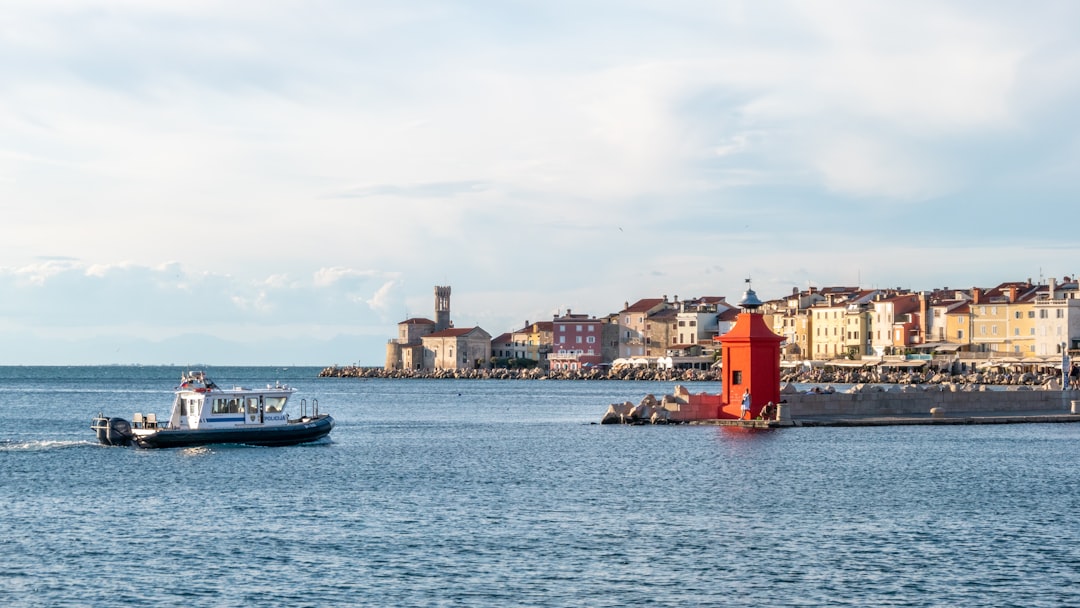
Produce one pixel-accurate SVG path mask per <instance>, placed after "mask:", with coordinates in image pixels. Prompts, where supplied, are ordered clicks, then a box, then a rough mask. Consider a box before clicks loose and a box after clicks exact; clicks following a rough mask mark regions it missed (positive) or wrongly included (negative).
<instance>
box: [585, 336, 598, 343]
mask: <svg viewBox="0 0 1080 608" xmlns="http://www.w3.org/2000/svg"><path fill="white" fill-rule="evenodd" d="M585 342H587V343H589V344H593V343H595V342H596V336H588V337H586V338H585Z"/></svg>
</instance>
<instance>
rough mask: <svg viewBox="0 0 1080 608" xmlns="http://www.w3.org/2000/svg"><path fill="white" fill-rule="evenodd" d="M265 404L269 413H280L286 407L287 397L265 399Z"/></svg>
mask: <svg viewBox="0 0 1080 608" xmlns="http://www.w3.org/2000/svg"><path fill="white" fill-rule="evenodd" d="M263 403H264V404H265V405H266V411H267V412H280V411H281V409H282V408H283V407H285V397H265V398H264V399H263Z"/></svg>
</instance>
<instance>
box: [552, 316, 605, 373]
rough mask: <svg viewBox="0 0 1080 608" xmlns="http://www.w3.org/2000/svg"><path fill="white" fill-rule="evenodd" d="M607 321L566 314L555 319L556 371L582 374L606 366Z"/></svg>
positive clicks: (554, 353) (553, 356)
mask: <svg viewBox="0 0 1080 608" xmlns="http://www.w3.org/2000/svg"><path fill="white" fill-rule="evenodd" d="M602 335H603V321H601V320H600V319H597V318H595V317H592V318H590V317H589V315H576V314H573V313H572V312H571V311H570V310H569V309H567V311H566V314H565V315H563V316H561V317H555V318H554V319H552V344H551V353H550V354H548V365H549V367H550V369H553V370H580V369H583V368H587V367H591V366H594V365H600V364H601V363H603V362H604V357H603V355H602V354H601V345H602V343H603V341H602Z"/></svg>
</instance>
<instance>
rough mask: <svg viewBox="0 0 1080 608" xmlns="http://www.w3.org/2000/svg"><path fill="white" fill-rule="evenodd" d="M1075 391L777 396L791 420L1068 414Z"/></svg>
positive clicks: (878, 390)
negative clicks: (935, 412)
mask: <svg viewBox="0 0 1080 608" xmlns="http://www.w3.org/2000/svg"><path fill="white" fill-rule="evenodd" d="M1077 399H1080V391H1077V390H1068V391H1062V390H971V391H960V390H948V387H945V386H932V387H929V388H917V387H906V388H899V387H889V390H883V389H882V387H871V388H863V389H862V390H858V391H852V392H845V393H832V394H804V393H790V392H789V393H786V394H781V401H785V402H786V403H785V404H784V405H785V407H786V409H787V410H788V412H789V414H790V415H791V417H792V418H805V417H813V416H903V415H916V414H918V415H929V414H930V410H932V409H934V408H940V409H941V413H945V414H952V413H958V412H995V413H999V412H1000V413H1004V412H1009V413H1020V412H1048V411H1058V410H1060V411H1062V412H1068V411H1069V410H1070V407H1071V402H1072V401H1073V400H1077Z"/></svg>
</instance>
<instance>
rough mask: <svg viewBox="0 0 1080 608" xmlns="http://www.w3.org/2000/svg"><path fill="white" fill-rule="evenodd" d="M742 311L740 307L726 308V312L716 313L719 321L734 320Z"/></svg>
mask: <svg viewBox="0 0 1080 608" xmlns="http://www.w3.org/2000/svg"><path fill="white" fill-rule="evenodd" d="M741 312H742V311H741V310H739V309H738V308H729V309H728V310H725V311H724V312H722V313H720V314H718V315H716V319H717V320H718V321H734V320H735V319H737V318H738V317H739V314H740V313H741Z"/></svg>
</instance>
